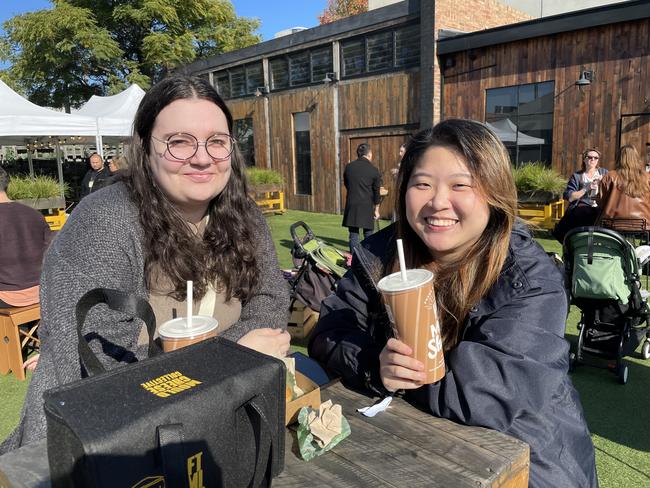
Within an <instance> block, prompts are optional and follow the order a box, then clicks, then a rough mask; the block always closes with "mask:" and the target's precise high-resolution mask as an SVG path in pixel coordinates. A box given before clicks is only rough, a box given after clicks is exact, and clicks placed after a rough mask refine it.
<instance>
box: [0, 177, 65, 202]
mask: <svg viewBox="0 0 650 488" xmlns="http://www.w3.org/2000/svg"><path fill="white" fill-rule="evenodd" d="M63 193H64V195H68V194H69V193H70V187H69V186H68V184H67V183H64V184H63ZM7 196H8V197H9V198H10V199H12V200H25V199H31V198H34V199H36V198H53V197H58V196H61V185H59V182H58V181H57V180H55V179H54V178H51V177H49V176H35V177H34V178H31V177H29V176H10V177H9V187H8V188H7Z"/></svg>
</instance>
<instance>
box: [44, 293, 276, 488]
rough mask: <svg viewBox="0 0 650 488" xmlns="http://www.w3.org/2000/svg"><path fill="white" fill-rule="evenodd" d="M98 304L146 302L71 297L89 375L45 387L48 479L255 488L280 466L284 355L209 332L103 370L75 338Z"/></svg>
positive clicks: (55, 482)
mask: <svg viewBox="0 0 650 488" xmlns="http://www.w3.org/2000/svg"><path fill="white" fill-rule="evenodd" d="M98 303H105V304H107V305H108V306H109V307H110V308H111V309H114V310H120V311H123V312H126V313H130V314H133V315H135V316H138V317H139V318H141V319H142V320H144V322H145V323H146V325H147V329H148V331H149V337H150V338H151V337H153V332H154V330H155V319H154V315H153V311H152V310H151V307H150V306H149V304H148V303H147V302H146V301H144V300H141V299H139V298H137V297H134V296H132V295H128V294H124V293H121V292H118V291H115V290H107V289H95V290H92V291H90V292H88V293H87V294H86V295H84V296H83V297H82V298H81V300H80V301H79V303H78V304H77V326H78V332H79V334H78V335H79V338H80V340H79V354H80V357H81V359H82V362H83V364H84V365H85V367H86V369H87V371H88V373H89V375H90V377H89V378H86V379H83V380H80V381H77V382H74V383H70V384H67V385H64V386H61V387H58V388H55V389H53V390H50V391H48V392H46V393H45V395H44V399H45V414H46V418H47V427H48V432H47V449H48V458H49V465H50V476H51V480H52V486H53V487H54V488H58V487H111V488H121V487H124V488H132V487H134V488H137V487H142V488H144V487H166V488H176V487H187V488H195V487H196V488H201V487H205V488H209V487H221V486H223V487H258V486H269V485H270V484H271V480H272V478H273V477H274V476H277V475H278V474H279V473H280V472H281V471H282V469H283V466H284V413H285V399H284V389H285V381H286V370H285V367H284V364H283V363H282V361H280V360H277V359H274V358H272V357H270V356H267V355H264V354H261V353H258V352H256V351H253V350H251V349H248V348H245V347H242V346H239V345H237V344H236V343H234V342H231V341H228V340H225V339H220V338H214V339H209V340H206V341H203V342H200V343H198V344H194V345H192V346H188V347H186V348H183V349H179V350H177V351H174V352H170V353H165V354H163V355H157V352H158V351H159V350H158V349H157V346H156V345H155V344H154V343H153V341H152V340H151V339H150V343H149V353H150V356H151V355H154V357H150V358H149V359H146V360H144V361H140V362H136V363H132V364H130V365H127V366H124V367H120V368H117V369H113V370H110V371H104V368H103V366H102V365H101V363H100V362H99V360H98V359H97V357H96V356H95V354H94V353H93V352H92V350H91V349H90V347H89V346H88V343H87V342H86V340H85V339H84V338H83V334H82V330H81V329H82V325H83V322H84V319H85V316H86V314H87V312H88V310H89V309H90V308H91V307H92V306H94V305H96V304H98Z"/></svg>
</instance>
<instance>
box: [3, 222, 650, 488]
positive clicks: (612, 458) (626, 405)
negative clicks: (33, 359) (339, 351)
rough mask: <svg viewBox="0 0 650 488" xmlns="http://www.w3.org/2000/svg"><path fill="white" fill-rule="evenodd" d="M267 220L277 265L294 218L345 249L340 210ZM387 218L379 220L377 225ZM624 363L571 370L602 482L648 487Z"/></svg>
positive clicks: (640, 403) (635, 399) (637, 375)
mask: <svg viewBox="0 0 650 488" xmlns="http://www.w3.org/2000/svg"><path fill="white" fill-rule="evenodd" d="M267 220H268V223H269V226H270V227H271V232H272V234H273V240H274V242H275V245H276V249H277V251H278V258H279V261H280V266H281V267H282V268H290V267H292V262H291V255H290V249H291V247H292V241H291V236H290V233H289V227H290V225H291V224H292V223H294V222H296V221H299V220H302V221H304V222H306V223H307V224H308V225H309V226H310V227H311V228H312V230H313V232H314V234H315V235H316V237H317V238H319V239H321V240H323V241H325V242H326V243H327V244H331V245H334V246H336V247H338V248H340V249H347V245H348V234H347V229H345V228H343V227H341V220H342V217H341V216H340V215H329V214H316V213H308V212H300V211H295V210H288V211H287V212H286V213H285V214H284V215H272V216H269V217H268V219H267ZM388 224H389V222H387V221H382V222H381V227H384V226H386V225H388ZM536 234H537V240H538V242H540V244H541V245H542V246H543V247H544V249H545V250H546V251H548V252H557V253H558V254H560V255H561V254H562V249H561V246H560V245H559V243H557V242H556V241H555V240H553V239H549V238H547V236H546V234H545V233H544V232H542V231H540V232H537V233H536ZM579 319H580V312H579V310H577V309H576V308H575V307H573V308H572V309H571V313H570V314H569V317H568V320H567V328H566V337H567V340H569V341H570V342H571V343H572V344H574V343H575V341H576V340H577V329H576V324H577V323H578V321H579ZM304 346H305V342H304V341H302V342H298V343H296V344H294V349H295V350H300V351H302V352H306V350H305V347H304ZM626 363H627V364H628V365H629V369H630V374H629V381H628V384H627V385H625V386H623V385H620V384H618V383H617V381H616V377H615V376H614V374H612V373H610V372H608V371H606V370H604V369H596V368H591V367H587V366H580V367H578V369H577V370H576V371H575V372H573V373H572V374H571V379H572V380H573V383H574V384H575V386H576V388H577V389H578V391H579V393H580V397H581V400H582V405H583V407H584V410H585V415H586V418H587V423H588V425H589V429H590V430H591V432H592V438H593V441H594V446H595V447H596V463H597V466H598V479H599V482H600V486H601V488H619V487H624V488H637V487H638V488H642V487H650V428H648V426H647V419H646V412H648V410H649V409H650V363H649V362H648V361H643V360H642V359H640V354H639V353H638V351H637V352H636V353H635V355H634V356H633V357H631V358H626ZM27 383H28V382H27V381H24V382H19V381H16V380H15V379H14V377H13V375H9V376H0V398H1V400H0V439H2V438H3V437H4V436H5V435H7V434H8V433H9V432H10V431H11V429H12V428H13V426H14V425H15V423H16V422H17V420H18V414H19V410H20V406H21V403H22V399H23V397H24V394H25V390H26V387H27Z"/></svg>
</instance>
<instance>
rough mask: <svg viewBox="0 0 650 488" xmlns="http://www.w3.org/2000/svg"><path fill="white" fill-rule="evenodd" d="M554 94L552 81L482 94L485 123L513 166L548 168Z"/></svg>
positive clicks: (550, 151)
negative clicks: (532, 164)
mask: <svg viewBox="0 0 650 488" xmlns="http://www.w3.org/2000/svg"><path fill="white" fill-rule="evenodd" d="M554 92H555V82H554V81H545V82H543V83H531V84H527V85H519V86H509V87H505V88H493V89H489V90H486V98H485V120H486V122H487V123H488V125H489V126H490V127H491V128H492V130H494V132H495V133H496V135H497V136H498V137H499V139H501V141H502V142H503V143H504V145H505V146H506V148H507V149H508V152H509V153H510V159H511V161H512V163H513V164H514V165H515V166H517V167H519V166H521V165H522V164H525V163H528V162H534V161H541V162H543V163H544V164H545V165H547V166H550V165H551V162H552V161H551V155H552V148H553V108H554V98H553V97H554Z"/></svg>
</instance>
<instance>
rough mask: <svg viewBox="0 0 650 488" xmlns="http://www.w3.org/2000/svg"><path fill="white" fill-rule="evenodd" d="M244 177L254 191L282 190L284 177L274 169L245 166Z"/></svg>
mask: <svg viewBox="0 0 650 488" xmlns="http://www.w3.org/2000/svg"><path fill="white" fill-rule="evenodd" d="M246 179H247V180H248V184H249V186H250V187H251V189H252V190H253V191H254V192H256V193H263V192H273V191H282V189H283V187H284V179H283V178H282V175H281V174H280V173H278V172H277V171H275V170H274V169H262V168H254V167H253V168H247V169H246Z"/></svg>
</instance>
